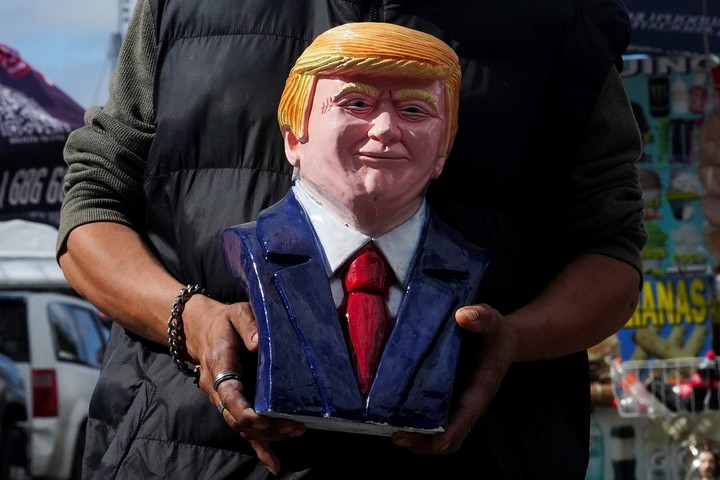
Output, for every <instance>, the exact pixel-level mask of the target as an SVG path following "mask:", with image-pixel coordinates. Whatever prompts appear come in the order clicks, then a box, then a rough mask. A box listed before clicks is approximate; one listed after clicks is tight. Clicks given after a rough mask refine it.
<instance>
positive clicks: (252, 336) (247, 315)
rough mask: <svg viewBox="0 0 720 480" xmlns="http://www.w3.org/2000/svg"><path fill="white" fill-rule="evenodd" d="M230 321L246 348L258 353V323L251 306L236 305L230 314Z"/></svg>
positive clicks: (244, 304) (246, 304) (243, 303)
mask: <svg viewBox="0 0 720 480" xmlns="http://www.w3.org/2000/svg"><path fill="white" fill-rule="evenodd" d="M230 321H231V322H232V324H233V327H234V328H235V330H236V331H237V332H238V334H239V335H240V337H241V338H242V340H243V342H244V343H245V348H247V349H248V350H249V351H251V352H257V348H258V332H257V323H256V322H255V315H253V312H252V308H251V307H250V304H249V303H246V302H242V303H236V304H234V305H233V309H232V311H231V312H230Z"/></svg>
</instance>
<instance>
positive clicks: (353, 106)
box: [337, 95, 373, 114]
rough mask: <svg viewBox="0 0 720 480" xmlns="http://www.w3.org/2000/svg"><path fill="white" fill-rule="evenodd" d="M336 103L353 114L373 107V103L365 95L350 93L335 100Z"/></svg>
mask: <svg viewBox="0 0 720 480" xmlns="http://www.w3.org/2000/svg"><path fill="white" fill-rule="evenodd" d="M337 105H338V106H339V107H341V108H344V109H346V110H347V111H349V112H351V113H355V114H359V113H367V112H369V111H370V110H372V108H373V104H372V102H371V100H370V99H369V98H367V97H366V96H364V95H363V96H357V95H351V96H347V97H345V98H343V99H341V100H339V101H338V102H337Z"/></svg>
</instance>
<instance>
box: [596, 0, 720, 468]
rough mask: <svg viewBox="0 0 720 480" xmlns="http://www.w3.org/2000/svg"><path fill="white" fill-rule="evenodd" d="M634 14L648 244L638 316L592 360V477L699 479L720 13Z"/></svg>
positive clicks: (713, 251) (709, 430) (650, 6)
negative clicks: (593, 410) (593, 408)
mask: <svg viewBox="0 0 720 480" xmlns="http://www.w3.org/2000/svg"><path fill="white" fill-rule="evenodd" d="M626 5H627V7H628V10H629V12H630V18H631V22H632V29H633V33H632V37H631V38H632V39H631V47H630V48H629V51H628V55H626V57H625V62H624V70H623V74H622V78H623V82H624V85H625V88H626V90H627V93H628V97H629V99H630V101H631V104H632V106H633V110H634V112H635V116H636V119H637V121H638V126H639V127H640V131H641V134H642V139H643V154H642V157H641V158H640V160H639V162H638V164H637V168H638V172H639V176H640V182H641V185H642V188H643V197H644V199H645V227H646V230H647V231H648V235H649V241H648V244H647V245H646V247H645V249H644V250H643V252H642V255H643V267H644V274H645V281H644V285H643V289H642V291H641V295H640V301H639V305H638V308H637V310H636V312H635V314H634V315H633V317H632V318H631V319H630V320H629V321H628V323H627V324H626V326H625V327H624V328H622V329H621V330H620V331H619V332H618V333H617V334H616V335H614V336H613V337H611V338H610V339H608V340H607V341H605V342H603V343H602V344H601V345H598V346H597V347H595V348H593V349H591V350H589V353H590V358H591V361H592V365H593V367H592V370H591V375H592V377H593V378H592V380H593V384H592V385H591V395H592V397H593V401H594V404H595V412H594V416H593V422H592V425H591V430H592V431H591V435H592V437H591V443H592V448H591V463H590V469H589V471H588V475H587V479H588V480H590V479H593V480H595V479H616V480H628V479H636V478H637V479H640V478H643V479H645V478H647V479H657V480H660V479H668V480H685V479H689V478H699V477H697V475H698V474H699V468H700V463H699V462H700V460H699V459H700V458H701V455H700V454H701V453H702V452H703V451H704V449H705V448H707V449H708V451H710V452H712V453H714V454H715V457H717V454H718V452H720V450H719V449H718V446H719V445H720V409H719V408H720V407H718V402H717V397H718V393H719V392H718V387H719V385H718V378H720V371H718V363H717V360H716V359H715V358H714V354H715V352H719V349H718V345H719V344H720V341H719V340H720V334H718V333H717V325H716V323H717V321H718V315H717V314H716V313H715V312H716V311H717V310H718V309H717V298H718V293H717V284H718V281H717V273H718V272H719V271H720V269H719V268H718V266H719V265H720V66H719V65H720V61H719V60H718V57H717V55H716V53H717V52H720V3H718V2H713V1H709V0H692V1H687V2H677V1H675V0H627V1H626ZM719 353H720V352H719ZM717 473H718V474H720V467H718V472H717Z"/></svg>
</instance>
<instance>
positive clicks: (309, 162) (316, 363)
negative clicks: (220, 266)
mask: <svg viewBox="0 0 720 480" xmlns="http://www.w3.org/2000/svg"><path fill="white" fill-rule="evenodd" d="M459 84H460V66H459V63H458V59H457V56H456V55H455V53H454V52H453V50H452V49H451V48H450V47H449V46H447V45H446V44H444V43H443V42H441V41H440V40H438V39H437V38H435V37H433V36H430V35H428V34H425V33H422V32H418V31H415V30H411V29H408V28H405V27H401V26H397V25H392V24H384V23H383V24H377V23H355V24H346V25H342V26H339V27H335V28H333V29H331V30H329V31H327V32H325V33H324V34H322V35H320V36H319V37H318V38H317V39H316V40H315V41H314V42H313V43H312V44H311V45H310V46H309V47H308V48H307V49H306V50H305V52H304V53H303V54H302V55H301V56H300V58H299V59H298V61H297V62H296V64H295V66H294V67H293V69H292V71H291V73H290V75H289V78H288V81H287V83H286V86H285V91H284V92H283V95H282V98H281V101H280V107H279V110H278V117H279V122H280V127H281V131H282V134H283V138H284V142H285V151H286V155H287V158H288V161H289V162H290V163H291V164H292V165H293V167H294V169H295V173H296V179H295V182H294V185H293V187H292V189H291V191H290V192H289V193H288V195H287V196H286V197H285V198H284V199H283V200H282V201H280V202H279V203H277V204H275V205H274V206H272V207H270V208H268V209H266V210H264V211H262V212H261V213H260V215H259V216H258V220H257V221H256V222H252V223H248V224H243V225H238V226H236V227H231V228H229V229H227V230H226V231H225V233H224V234H223V250H224V254H225V259H226V263H227V264H228V267H229V268H230V270H231V272H232V273H233V275H234V276H235V277H236V278H238V279H240V281H241V283H242V285H243V287H244V288H245V290H246V291H247V292H248V295H249V297H250V300H251V303H252V305H253V311H254V313H255V316H256V319H257V323H258V330H259V337H260V348H259V354H260V360H259V367H258V379H257V381H258V389H257V395H256V401H255V408H256V410H257V411H258V412H260V413H265V414H268V415H278V416H289V417H290V418H293V419H298V420H301V421H303V422H305V423H306V424H307V425H308V426H311V427H317V428H321V429H331V430H334V429H337V430H348V431H359V432H363V433H373V434H389V433H391V432H393V431H396V430H399V429H404V430H410V431H430V432H436V431H441V430H442V429H443V427H444V426H445V424H446V423H447V416H448V412H449V408H450V401H451V396H452V385H453V376H454V370H455V366H456V364H457V360H458V356H459V348H460V329H459V327H458V325H457V324H456V322H455V320H454V313H455V311H456V310H457V309H458V308H460V307H462V306H465V305H467V304H469V303H471V302H472V301H474V300H475V298H474V297H475V293H476V290H477V286H478V283H479V281H480V278H481V277H482V274H483V272H484V270H485V268H486V266H487V264H488V261H489V258H490V256H489V254H488V253H487V252H485V251H484V250H482V249H480V248H478V247H476V246H473V245H470V244H468V243H466V242H465V241H464V240H463V239H462V238H461V237H460V235H459V234H458V233H457V232H455V231H454V230H452V229H450V228H449V227H448V226H446V225H445V224H443V223H442V222H441V221H440V220H439V219H438V218H437V217H436V216H435V215H434V214H433V212H432V211H431V210H430V208H429V206H428V205H427V204H426V202H425V200H424V193H425V191H426V189H427V186H428V184H429V182H430V181H431V180H432V179H435V178H437V177H438V176H439V175H440V173H441V172H442V169H443V166H444V164H445V160H446V158H447V155H448V153H449V151H450V148H451V145H452V140H453V138H454V135H455V132H456V130H457V109H458V89H459ZM366 248H372V249H373V253H372V255H373V257H372V258H373V260H372V263H373V265H379V264H380V263H382V264H385V261H387V266H386V267H383V270H382V271H383V273H382V276H383V278H385V277H386V276H387V278H388V280H387V281H386V282H385V283H389V291H388V292H387V293H386V294H385V293H383V295H385V296H384V300H383V301H384V303H383V306H382V307H370V306H367V304H364V305H365V306H364V307H361V310H362V311H368V310H374V309H378V310H383V312H380V314H381V316H382V315H386V314H387V317H389V319H387V320H389V325H385V324H384V322H386V319H384V318H383V319H382V320H372V325H371V326H365V325H364V323H362V322H363V321H364V320H355V318H357V317H355V316H354V315H355V313H352V312H351V311H352V310H353V307H352V305H351V304H352V303H353V301H354V300H353V299H352V296H353V295H355V293H354V292H351V291H350V290H351V287H350V284H351V283H352V282H351V281H349V280H347V279H346V278H349V277H351V276H353V275H357V274H352V273H349V271H353V268H354V267H353V266H348V265H355V263H354V262H353V259H354V258H355V257H356V255H357V254H358V252H361V253H364V252H365V249H366ZM361 256H362V255H361ZM367 268H368V267H361V270H365V269H367ZM372 268H374V267H372ZM385 272H387V273H385ZM346 274H347V277H346ZM361 283H362V282H361ZM343 284H344V286H345V288H343ZM338 310H339V311H340V317H341V319H338ZM358 315H360V314H359V313H358Z"/></svg>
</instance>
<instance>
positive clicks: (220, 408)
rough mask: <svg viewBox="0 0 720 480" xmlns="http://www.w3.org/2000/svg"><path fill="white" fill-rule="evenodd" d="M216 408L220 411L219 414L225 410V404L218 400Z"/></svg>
mask: <svg viewBox="0 0 720 480" xmlns="http://www.w3.org/2000/svg"><path fill="white" fill-rule="evenodd" d="M217 409H218V412H220V415H222V414H223V412H224V411H225V405H223V403H222V402H220V403H218V404H217Z"/></svg>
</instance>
